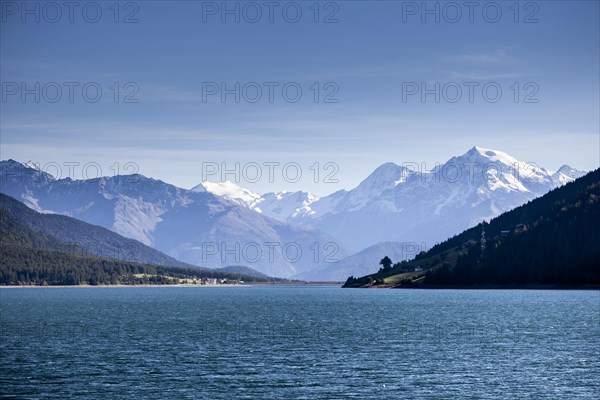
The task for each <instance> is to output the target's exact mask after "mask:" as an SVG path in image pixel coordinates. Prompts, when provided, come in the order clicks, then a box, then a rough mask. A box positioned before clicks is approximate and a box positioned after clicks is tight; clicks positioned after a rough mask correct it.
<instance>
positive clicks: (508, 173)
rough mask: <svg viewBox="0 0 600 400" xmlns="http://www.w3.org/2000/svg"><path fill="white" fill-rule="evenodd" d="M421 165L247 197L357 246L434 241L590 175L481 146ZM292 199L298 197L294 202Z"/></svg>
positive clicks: (393, 166) (276, 214)
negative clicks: (321, 191)
mask: <svg viewBox="0 0 600 400" xmlns="http://www.w3.org/2000/svg"><path fill="white" fill-rule="evenodd" d="M419 168H420V166H419V165H414V164H412V163H406V164H405V165H396V164H394V163H385V164H383V165H381V166H380V167H378V168H377V169H375V171H373V173H371V174H370V175H369V176H368V177H367V178H366V179H365V180H363V181H362V182H361V183H360V184H359V185H358V186H357V187H356V188H354V189H352V190H349V191H345V190H341V191H338V192H335V193H333V194H331V195H328V196H323V197H320V198H319V197H316V196H312V197H311V196H310V193H306V192H297V193H285V194H277V193H275V194H273V193H267V194H265V195H259V194H256V193H254V194H253V195H252V201H251V202H247V203H243V202H242V203H243V204H245V205H246V206H247V207H250V208H253V209H256V210H257V211H259V212H260V211H262V209H261V204H262V203H261V202H267V201H266V200H262V199H271V198H273V197H276V198H277V199H278V201H271V202H268V204H269V208H266V209H267V210H268V211H267V213H268V214H269V215H271V216H273V217H274V218H277V219H280V220H282V221H286V222H289V223H293V224H301V225H307V226H312V227H315V228H318V229H319V230H322V231H324V232H328V233H330V234H331V235H333V236H334V237H336V238H338V239H339V240H340V241H341V242H343V243H346V244H348V245H349V246H350V247H351V248H352V249H353V250H355V251H358V250H361V249H364V248H366V247H368V246H372V245H375V244H376V243H380V242H386V241H394V242H417V243H422V242H424V243H426V245H428V246H429V247H431V246H432V245H433V244H435V243H437V242H439V241H441V240H443V239H444V238H446V237H447V236H450V235H452V234H454V233H456V232H460V231H461V230H464V229H466V228H468V227H470V226H473V225H476V224H478V223H479V222H481V221H483V220H485V219H489V218H492V217H494V216H497V215H499V214H500V213H502V212H504V211H508V210H510V209H512V208H514V207H517V206H519V205H521V204H524V203H526V202H527V201H530V200H532V199H534V198H536V197H539V196H541V195H543V194H545V193H547V192H548V191H550V190H552V189H554V188H556V187H559V186H561V185H563V184H565V183H567V182H571V181H573V180H574V179H576V178H578V177H580V176H582V175H583V174H584V172H582V171H577V170H575V169H574V168H571V167H570V166H568V165H563V166H562V167H561V168H560V169H559V170H558V171H557V172H551V171H548V170H546V169H545V168H543V167H539V166H537V165H535V164H529V163H525V162H522V161H519V160H517V159H515V158H514V157H512V156H510V155H508V154H507V153H504V152H501V151H498V150H492V149H486V148H481V147H477V146H474V147H473V148H471V149H470V150H469V151H467V152H466V153H465V154H463V155H461V156H457V157H452V158H450V159H449V160H448V161H447V162H446V163H443V164H440V165H437V166H436V167H435V168H433V169H432V170H431V171H420V170H418V169H419ZM239 190H241V189H238V191H237V192H239ZM235 193H236V191H232V192H230V193H229V196H230V197H236V194H235ZM290 198H292V199H293V198H297V199H298V200H297V201H296V202H295V203H293V202H292V204H290ZM278 207H279V208H278ZM271 210H279V212H273V211H271ZM283 210H285V212H282V211H283Z"/></svg>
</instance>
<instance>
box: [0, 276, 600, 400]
mask: <svg viewBox="0 0 600 400" xmlns="http://www.w3.org/2000/svg"><path fill="white" fill-rule="evenodd" d="M0 326H1V331H0V339H1V341H0V350H1V352H0V397H3V398H39V399H46V398H56V399H65V398H70V397H77V396H79V397H84V398H97V399H131V398H139V399H163V398H177V399H295V400H299V399H348V398H355V399H386V398H389V399H403V398H404V399H456V398H473V399H475V398H476V399H509V398H510V399H512V398H514V399H553V400H554V399H576V398H581V399H595V398H600V362H599V355H600V295H599V293H598V292H597V291H528V290H522V291H521V290H354V289H339V288H332V287H214V288H207V287H202V288H194V287H140V288H64V289H60V288H39V289H38V288H36V289H0Z"/></svg>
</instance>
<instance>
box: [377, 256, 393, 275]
mask: <svg viewBox="0 0 600 400" xmlns="http://www.w3.org/2000/svg"><path fill="white" fill-rule="evenodd" d="M392 264H393V263H392V260H390V258H389V257H388V256H385V257H383V258H382V259H381V261H379V265H381V266H382V268H381V269H382V270H383V272H387V271H389V270H391V269H392Z"/></svg>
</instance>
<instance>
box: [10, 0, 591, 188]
mask: <svg viewBox="0 0 600 400" xmlns="http://www.w3.org/2000/svg"><path fill="white" fill-rule="evenodd" d="M246 3H247V2H238V3H236V2H228V3H222V2H192V1H169V2H166V1H138V2H123V3H121V4H120V7H118V11H119V12H118V14H117V13H116V11H117V10H116V9H115V8H114V6H113V2H112V1H110V2H96V3H91V4H90V3H89V2H85V1H83V2H80V3H79V6H77V7H74V8H73V9H72V10H69V8H67V6H64V5H63V6H60V5H61V4H63V2H62V1H60V2H57V3H54V5H56V4H58V5H59V7H60V11H59V10H58V9H57V8H56V7H55V6H46V5H45V3H41V2H28V3H27V4H26V5H24V3H23V2H10V1H2V10H1V12H2V22H1V39H0V48H1V50H0V51H1V54H0V55H1V62H0V63H1V64H0V68H1V73H2V79H1V80H2V85H3V86H2V96H3V97H2V103H1V107H2V111H1V122H0V128H1V133H2V137H1V145H2V146H1V147H2V149H1V153H2V154H1V157H2V159H7V158H14V159H17V160H19V161H27V160H33V161H36V162H40V163H42V165H47V164H48V163H58V164H60V165H63V164H64V163H69V162H78V163H80V164H81V165H84V164H86V163H90V162H94V163H97V164H98V165H100V166H101V167H102V169H103V174H104V175H111V174H113V173H114V171H111V170H110V169H109V167H110V166H111V165H113V164H114V163H115V162H118V163H120V169H121V170H122V171H123V166H124V163H126V162H134V163H136V165H138V166H139V172H140V173H142V174H144V175H147V176H152V177H155V178H158V179H162V180H165V181H168V182H171V183H174V184H176V185H178V186H181V187H191V186H193V185H195V184H197V183H199V182H200V181H201V179H202V168H203V163H211V162H212V163H217V164H218V165H221V163H225V164H226V165H227V166H229V167H230V168H232V167H233V165H234V163H236V162H239V163H240V165H241V166H244V165H248V164H247V163H251V162H256V163H258V164H263V163H269V162H280V163H281V164H285V163H288V162H295V163H298V164H299V165H300V166H301V168H302V171H303V176H302V179H301V180H300V182H298V183H293V182H286V180H285V179H282V177H281V170H280V169H279V168H275V170H274V171H275V175H274V182H272V183H270V182H269V181H268V179H267V172H268V168H267V167H264V166H263V168H262V171H263V177H262V179H260V180H259V182H257V183H254V184H251V183H250V182H240V184H241V185H242V186H247V187H249V188H251V189H254V190H257V191H271V190H283V189H286V190H299V189H305V190H310V191H313V192H315V193H318V194H327V193H330V192H333V191H334V190H337V189H340V188H351V187H353V186H355V185H356V184H357V183H359V182H360V181H361V180H362V179H364V178H365V177H366V176H367V175H368V174H369V173H370V172H371V171H372V170H373V169H374V168H376V167H377V166H378V165H380V164H382V163H383V162H386V161H392V162H396V163H402V162H426V163H427V165H428V166H429V165H431V166H433V163H434V162H436V161H442V162H443V161H445V160H447V159H448V158H450V157H451V156H453V155H458V154H462V153H464V152H466V151H467V150H468V149H469V148H470V147H472V146H473V145H479V146H482V147H490V148H495V149H498V150H503V151H506V152H508V153H510V154H512V155H513V156H515V157H517V158H519V159H522V160H524V161H533V162H536V163H538V164H540V165H542V166H545V167H546V168H549V169H556V168H558V167H560V166H561V165H562V164H563V163H568V164H570V165H572V166H574V167H576V168H579V169H587V170H589V169H593V168H597V167H598V166H599V165H600V133H599V132H600V127H599V123H600V119H599V109H600V105H599V69H600V66H599V48H600V43H599V38H600V31H599V15H600V11H599V2H598V1H580V2H577V1H538V2H521V3H520V4H519V5H518V7H516V8H515V7H514V5H513V4H514V2H512V1H509V2H503V1H502V2H495V3H494V2H485V1H484V2H479V5H478V6H477V7H475V8H474V9H473V10H472V11H473V13H472V16H470V15H469V11H470V10H469V9H468V8H466V7H465V6H463V5H462V4H463V2H462V1H461V2H457V3H452V4H451V5H450V6H447V5H446V3H447V2H441V3H436V2H429V3H427V4H428V5H427V7H429V8H430V9H432V10H435V7H438V10H439V15H438V17H439V21H436V20H435V19H436V15H434V14H426V13H425V14H424V13H423V11H424V10H423V9H416V8H420V4H421V2H418V3H413V2H392V1H337V2H321V3H319V4H318V7H316V8H318V9H319V13H318V15H316V14H315V10H316V8H315V6H314V2H313V1H301V2H295V3H292V4H291V3H289V2H279V3H278V5H273V6H272V7H273V9H272V10H273V15H272V22H271V21H270V18H271V16H270V15H269V11H270V9H269V6H265V5H264V4H263V2H262V1H261V2H257V3H251V4H250V5H246ZM256 5H258V7H259V8H261V13H262V15H261V16H260V17H259V16H258V14H257V13H256V11H257V7H256ZM456 5H458V6H459V7H460V12H461V15H460V16H458V14H457V13H456V12H457V10H458V9H457V8H456V7H455V6H456ZM84 6H85V10H84ZM24 7H27V9H25V10H24V9H23V8H24ZM36 7H37V8H36ZM111 7H112V8H111ZM236 7H239V8H238V9H239V14H238V15H235V12H234V14H227V13H224V14H222V11H226V9H225V8H227V9H232V10H235V8H236ZM415 7H416V8H415ZM36 10H38V11H36ZM99 10H100V11H101V13H102V15H101V16H99V17H96V15H97V14H96V13H97V11H99ZM284 10H285V11H284ZM298 10H301V12H302V15H301V16H300V17H299V20H298V22H295V23H294V22H293V20H294V19H296V15H297V14H296V13H297V11H298ZM498 10H500V11H501V13H502V14H501V16H499V17H496V12H497V11H498ZM517 10H518V13H517V12H516V11H517ZM24 11H26V12H25V13H23V12H24ZM27 11H31V13H27ZM57 11H59V12H60V13H61V14H60V15H59V14H57ZM69 11H72V16H70V15H69ZM36 14H37V15H36ZM37 17H39V22H37V21H36V18H37ZM236 17H239V22H236V21H235V18H236ZM471 17H472V21H470V18H471ZM70 18H71V19H72V21H70V20H69V19H70ZM222 18H225V22H222ZM315 18H316V19H317V20H318V22H315ZM422 18H425V22H423V21H422ZM95 19H97V20H98V21H97V22H95V23H93V22H92V21H93V20H95ZM115 19H116V20H117V22H116V23H115ZM253 19H257V22H252V20H253ZM495 19H497V22H493V21H494V20H495ZM53 20H58V22H52V21H53ZM124 20H127V21H129V22H133V23H125V21H124ZM135 20H137V22H134V21H135ZM335 20H337V22H335ZM452 20H457V21H456V22H452ZM515 21H518V22H515ZM535 21H537V22H535ZM326 22H330V23H326ZM69 82H74V83H69ZM115 82H117V83H118V86H119V92H118V94H117V93H116V86H113V85H114V83H115ZM236 82H239V83H240V88H241V90H240V92H239V93H240V101H239V103H236V101H235V94H228V95H226V97H225V102H223V101H222V99H221V96H220V93H216V94H211V93H212V92H210V90H213V89H215V88H217V89H218V90H221V88H220V86H221V84H222V83H224V84H225V85H226V87H227V88H234V87H235V84H236ZM411 82H412V83H411ZM453 82H456V84H454V83H453ZM465 82H470V83H468V84H467V85H472V87H473V90H474V91H473V99H472V100H473V101H472V102H471V101H469V98H468V97H469V96H468V95H469V90H468V86H465ZM36 83H39V90H38V91H37V94H39V96H40V99H39V102H36V98H35V96H36V93H35V92H36V90H37V89H36ZM90 83H91V84H90ZM128 83H129V86H128ZM422 83H423V84H424V85H427V87H428V88H430V89H432V88H435V85H436V83H439V87H440V91H439V93H440V95H441V98H440V101H439V103H436V102H435V95H434V94H429V95H427V96H426V97H425V101H424V102H423V101H422V99H421V96H420V93H417V94H415V95H407V90H409V89H414V88H415V87H416V88H419V90H420V89H421V88H420V86H421V84H422ZM449 83H450V85H448V84H449ZM515 83H516V86H515ZM23 85H25V87H23ZM69 85H71V88H72V89H73V93H72V94H73V98H72V99H69V90H68V88H69ZM85 85H87V86H86V88H87V89H86V90H87V92H86V94H87V96H88V97H87V99H86V97H85V96H84V93H82V91H83V90H82V88H83V87H84V86H85ZM285 85H287V86H286V88H287V89H286V90H287V92H285V93H284V92H283V89H282V88H283V87H284V86H285ZM445 85H446V86H445ZM457 85H459V87H461V90H462V97H461V98H460V99H458V101H456V102H451V100H453V99H455V98H456V93H457V92H456V86H457ZM477 85H478V86H477ZM484 85H487V86H486V88H487V90H488V91H487V92H486V93H483V89H482V88H483V87H484ZM57 86H60V87H61V88H62V89H61V90H62V93H61V95H60V96H59V95H58V94H57V93H58V92H57V91H56V88H57ZM257 86H259V87H261V88H262V97H260V98H256V96H257V91H256V87H257ZM97 87H100V89H101V90H102V96H101V97H99V100H98V101H97V102H95V103H93V102H91V100H93V98H94V97H95V96H96V95H95V90H96V88H97ZM269 87H271V88H273V93H272V94H273V99H272V101H270V99H269ZM298 87H299V88H300V89H301V90H302V96H301V97H300V98H299V100H298V101H297V102H293V101H292V100H294V99H293V97H295V96H296V92H295V91H296V89H297V88H298ZM317 87H318V88H319V98H318V101H315V98H314V96H315V93H316V88H317ZM444 87H445V88H446V89H445V96H444V89H443V88H444ZM498 87H500V89H501V90H502V96H501V97H500V98H499V100H498V101H497V102H492V100H494V97H495V96H496V95H495V90H496V89H497V88H498ZM244 88H245V89H244ZM517 88H518V93H517ZM23 89H26V90H33V92H32V93H29V94H25V97H24V98H23V97H22V95H23V93H22V90H23ZM244 90H245V91H244ZM134 92H136V93H135V94H133V95H132V96H131V97H128V96H127V95H128V94H132V93H134ZM13 93H14V94H13ZM486 94H487V96H488V97H487V98H486V97H484V95H486ZM285 95H287V96H288V97H287V98H286V97H285ZM115 96H116V100H117V102H116V103H115ZM326 96H329V97H327V98H328V99H329V100H337V102H325V101H324V100H325V98H326ZM515 96H516V99H515ZM126 100H138V102H137V103H129V102H126ZM254 100H257V101H256V102H252V101H254ZM515 100H517V101H516V102H515ZM530 100H537V102H528V101H530ZM53 101H55V102H53ZM315 162H319V168H320V170H321V175H320V176H319V179H318V182H314V179H313V178H314V177H313V175H314V171H313V170H311V169H310V168H309V167H310V166H311V165H313V164H314V163H315ZM327 162H332V163H335V165H337V166H339V171H337V173H336V174H335V178H337V179H339V183H338V184H334V183H324V182H323V178H324V174H325V173H327V172H333V171H334V170H333V167H331V166H328V167H327V168H325V163H327ZM204 165H205V166H206V164H204ZM113 169H114V168H113ZM50 172H52V171H50ZM123 172H128V171H123ZM129 172H130V171H129ZM247 172H248V174H250V172H251V171H250V170H247ZM66 174H67V168H66V167H65V168H64V169H63V176H64V175H66ZM252 174H253V172H252ZM89 175H95V172H94V170H93V169H91V170H90V169H88V176H89ZM228 177H229V178H230V179H233V176H232V175H230V176H228ZM74 178H81V171H78V170H77V169H76V170H75V176H74ZM241 178H243V176H242V177H241ZM214 179H215V178H213V179H212V180H214ZM291 180H292V179H290V178H289V177H288V181H291Z"/></svg>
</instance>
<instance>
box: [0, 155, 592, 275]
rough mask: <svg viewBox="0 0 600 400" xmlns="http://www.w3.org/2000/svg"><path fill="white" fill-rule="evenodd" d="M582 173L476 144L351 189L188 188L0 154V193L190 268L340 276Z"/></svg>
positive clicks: (387, 168) (380, 173)
mask: <svg viewBox="0 0 600 400" xmlns="http://www.w3.org/2000/svg"><path fill="white" fill-rule="evenodd" d="M583 174H584V173H583V172H581V171H577V170H575V169H573V168H571V167H570V166H568V165H564V166H563V167H561V168H560V169H559V170H558V171H556V172H552V171H548V170H546V169H544V168H542V167H539V166H537V165H535V164H528V163H524V162H522V161H518V160H516V159H515V158H513V157H511V156H510V155H508V154H506V153H504V152H501V151H497V150H491V149H484V148H480V147H473V148H472V149H470V150H469V151H467V152H466V153H465V154H463V155H461V156H457V157H452V158H451V159H450V160H448V161H447V162H445V163H443V164H439V165H436V166H435V168H433V169H432V170H422V169H421V168H420V165H419V164H415V163H403V164H401V165H398V164H394V163H385V164H383V165H381V166H380V167H378V168H377V169H376V170H375V171H373V173H371V174H370V175H369V176H368V177H367V178H366V179H364V180H363V181H362V182H361V183H360V184H359V185H358V186H357V187H356V188H354V189H351V190H340V191H337V192H335V193H332V194H330V195H327V196H322V197H319V196H316V195H314V194H311V193H308V192H304V191H297V192H277V193H265V194H258V193H254V192H252V191H250V190H248V189H245V188H242V187H240V186H238V185H236V184H234V183H232V182H222V183H214V182H203V183H201V184H199V185H197V186H195V187H193V188H192V189H190V190H187V189H182V188H178V187H176V186H174V185H171V184H168V183H165V182H162V181H160V180H156V179H152V178H147V177H145V176H143V175H138V174H135V175H124V176H114V177H102V178H95V179H87V180H72V179H70V178H65V179H55V178H54V177H53V176H52V175H50V174H48V173H46V172H44V171H42V170H39V169H38V168H37V167H35V166H34V165H33V164H22V163H19V162H16V161H14V160H8V161H2V162H0V191H1V192H2V193H5V194H8V195H10V196H12V197H14V198H16V199H18V200H20V201H22V202H23V203H25V204H26V205H27V206H29V207H30V208H32V209H34V210H36V211H39V212H43V213H55V214H62V215H66V216H70V217H74V218H77V219H80V220H82V221H85V222H88V223H91V224H94V225H99V226H102V227H105V228H107V229H110V230H112V231H114V232H116V233H118V234H120V235H123V236H125V237H128V238H132V239H135V240H138V241H140V242H141V243H143V244H145V245H147V246H150V247H152V248H154V249H157V250H159V251H161V252H163V253H165V254H167V255H168V256H170V257H173V258H175V259H177V260H179V261H181V262H185V263H189V264H192V265H196V266H205V267H210V268H218V267H224V266H227V265H247V266H250V267H252V268H254V269H256V270H258V271H260V272H261V273H264V274H267V275H269V276H279V277H286V278H289V277H295V278H301V279H311V280H323V279H333V280H343V279H345V278H346V277H347V276H348V275H350V274H356V275H361V272H362V274H366V273H369V272H372V271H371V269H373V268H375V267H376V266H375V267H374V266H372V265H365V264H364V263H363V261H359V260H365V259H366V258H362V257H361V252H366V254H380V253H381V252H382V251H386V250H387V251H389V250H390V249H391V248H395V249H400V248H405V247H406V246H407V245H409V246H412V247H418V248H421V249H423V248H425V249H426V248H428V247H431V246H433V245H434V244H435V243H438V242H440V241H442V240H444V239H446V238H447V237H450V236H452V235H454V234H456V233H457V232H461V231H462V230H464V229H467V228H469V227H472V226H475V225H476V224H478V223H480V222H481V221H483V220H486V219H490V218H493V217H495V216H497V215H499V214H501V213H502V212H505V211H508V210H510V209H513V208H515V207H517V206H520V205H522V204H524V203H526V202H528V201H530V200H532V199H534V198H536V197H539V196H542V195H543V194H545V193H547V192H548V191H550V190H552V189H554V188H556V187H558V186H561V185H563V184H565V183H567V182H570V181H572V180H574V179H576V178H577V177H579V176H581V175H583ZM390 242H395V244H390ZM362 254H363V255H364V254H365V253H362ZM394 254H397V252H395V253H394ZM351 256H356V257H354V258H351V259H347V257H351ZM352 260H354V261H355V262H356V266H355V267H353V268H351V269H352V272H351V273H348V270H347V269H348V268H349V267H348V266H349V265H354V264H353V262H354V261H352ZM361 268H363V270H362V271H361V270H360V269H361Z"/></svg>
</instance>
